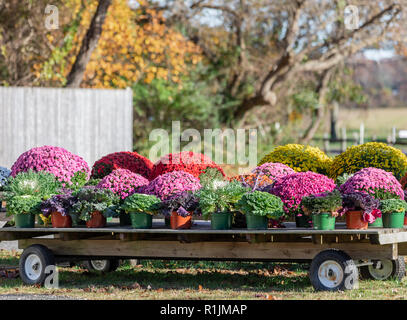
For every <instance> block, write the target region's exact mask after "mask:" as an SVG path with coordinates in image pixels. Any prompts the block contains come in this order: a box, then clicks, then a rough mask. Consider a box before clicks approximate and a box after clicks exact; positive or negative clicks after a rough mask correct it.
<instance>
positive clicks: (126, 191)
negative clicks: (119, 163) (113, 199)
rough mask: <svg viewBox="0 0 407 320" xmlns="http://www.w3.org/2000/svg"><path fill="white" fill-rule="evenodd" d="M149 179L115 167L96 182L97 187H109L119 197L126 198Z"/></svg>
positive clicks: (146, 183)
mask: <svg viewBox="0 0 407 320" xmlns="http://www.w3.org/2000/svg"><path fill="white" fill-rule="evenodd" d="M148 183H149V181H148V180H147V179H146V178H144V177H143V176H142V175H140V174H137V173H134V172H132V171H130V170H127V169H116V170H114V171H112V172H111V173H110V174H108V175H107V176H106V177H104V178H103V179H102V180H100V182H99V183H98V185H97V187H98V188H103V189H109V190H110V191H112V192H113V193H115V194H116V195H118V196H119V197H120V198H121V199H126V198H127V197H128V196H130V195H132V194H133V193H135V192H138V190H139V189H140V188H141V187H143V186H146V185H148Z"/></svg>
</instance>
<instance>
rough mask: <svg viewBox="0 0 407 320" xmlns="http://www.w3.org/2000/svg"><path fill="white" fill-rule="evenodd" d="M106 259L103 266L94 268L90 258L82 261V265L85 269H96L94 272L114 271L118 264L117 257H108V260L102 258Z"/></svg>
mask: <svg viewBox="0 0 407 320" xmlns="http://www.w3.org/2000/svg"><path fill="white" fill-rule="evenodd" d="M104 261H106V264H105V265H104V267H103V268H96V267H95V266H94V265H93V264H92V260H86V261H84V263H83V264H84V266H85V268H86V269H88V270H89V271H96V272H103V273H105V272H113V271H116V269H117V268H118V267H119V266H120V260H118V259H109V260H104Z"/></svg>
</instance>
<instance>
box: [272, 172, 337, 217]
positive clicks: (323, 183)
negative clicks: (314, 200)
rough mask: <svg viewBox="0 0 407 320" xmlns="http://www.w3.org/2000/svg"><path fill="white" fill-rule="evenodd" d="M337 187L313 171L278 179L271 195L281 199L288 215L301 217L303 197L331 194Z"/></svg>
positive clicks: (331, 181) (330, 180)
mask: <svg viewBox="0 0 407 320" xmlns="http://www.w3.org/2000/svg"><path fill="white" fill-rule="evenodd" d="M335 187H336V185H335V182H334V181H333V180H332V179H329V178H328V177H327V176H324V175H322V174H319V173H315V172H311V171H307V172H295V173H293V174H290V175H287V176H284V177H282V178H279V179H277V180H276V182H275V183H274V185H273V187H272V188H271V190H270V193H271V194H274V195H276V196H278V197H280V199H281V200H282V201H283V203H284V211H285V213H286V214H287V215H296V216H301V215H302V210H301V207H300V204H301V200H302V198H303V197H306V196H310V195H313V194H319V193H321V192H325V191H329V192H331V191H333V190H334V189H335Z"/></svg>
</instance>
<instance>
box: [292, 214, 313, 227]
mask: <svg viewBox="0 0 407 320" xmlns="http://www.w3.org/2000/svg"><path fill="white" fill-rule="evenodd" d="M295 226H296V227H297V228H311V227H312V219H311V218H310V217H308V216H306V215H305V214H303V215H300V216H295Z"/></svg>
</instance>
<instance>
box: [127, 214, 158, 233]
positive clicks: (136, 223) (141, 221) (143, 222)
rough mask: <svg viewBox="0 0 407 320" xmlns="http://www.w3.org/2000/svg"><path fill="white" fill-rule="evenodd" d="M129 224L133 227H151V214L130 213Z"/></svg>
mask: <svg viewBox="0 0 407 320" xmlns="http://www.w3.org/2000/svg"><path fill="white" fill-rule="evenodd" d="M130 219H131V226H132V227H133V229H151V227H152V226H153V216H152V215H151V214H148V213H144V212H141V213H135V212H131V213H130Z"/></svg>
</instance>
